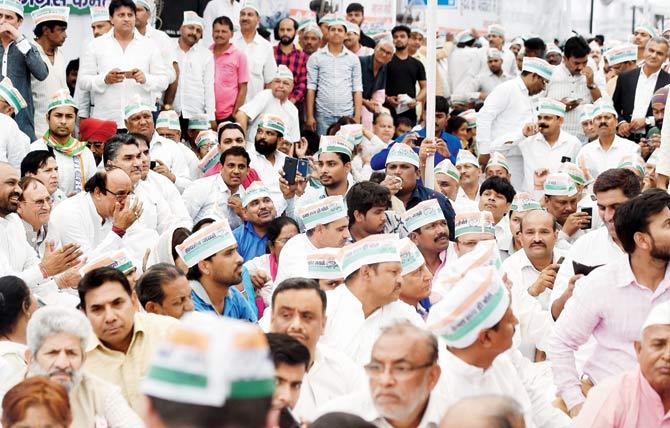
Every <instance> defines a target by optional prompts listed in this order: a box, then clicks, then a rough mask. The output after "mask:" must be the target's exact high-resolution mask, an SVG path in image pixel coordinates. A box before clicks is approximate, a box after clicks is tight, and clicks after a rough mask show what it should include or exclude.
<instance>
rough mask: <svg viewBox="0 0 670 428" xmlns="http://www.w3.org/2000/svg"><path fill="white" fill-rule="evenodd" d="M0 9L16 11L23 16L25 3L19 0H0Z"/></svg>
mask: <svg viewBox="0 0 670 428" xmlns="http://www.w3.org/2000/svg"><path fill="white" fill-rule="evenodd" d="M0 10H7V11H10V12H14V13H15V14H17V15H18V16H20V17H21V18H23V4H22V3H21V2H20V1H18V0H0Z"/></svg>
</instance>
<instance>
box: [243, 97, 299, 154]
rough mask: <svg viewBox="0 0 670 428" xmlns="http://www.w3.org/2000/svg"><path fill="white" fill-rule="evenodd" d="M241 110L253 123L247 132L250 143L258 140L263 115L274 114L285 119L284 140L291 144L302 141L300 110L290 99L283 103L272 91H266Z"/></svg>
mask: <svg viewBox="0 0 670 428" xmlns="http://www.w3.org/2000/svg"><path fill="white" fill-rule="evenodd" d="M240 110H241V111H242V112H244V114H246V115H247V116H249V120H250V121H251V123H250V125H249V129H248V131H247V140H248V141H249V142H250V143H253V142H254V139H255V138H256V129H258V120H259V119H260V116H261V115H262V114H273V115H275V116H279V117H281V118H282V119H284V126H285V128H286V132H284V139H285V140H288V141H290V142H293V143H295V142H298V141H300V123H299V121H298V109H297V108H296V106H294V105H293V103H292V102H291V101H289V100H288V99H287V100H286V101H284V102H283V103H282V102H281V101H279V99H278V98H275V96H274V95H272V89H264V90H262V91H261V92H259V93H258V94H256V96H255V97H254V98H253V99H251V101H248V102H247V103H246V104H244V105H243V106H242V107H240Z"/></svg>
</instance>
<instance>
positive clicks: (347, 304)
mask: <svg viewBox="0 0 670 428" xmlns="http://www.w3.org/2000/svg"><path fill="white" fill-rule="evenodd" d="M285 249H286V247H284V250H285ZM282 254H284V251H283V250H282ZM326 296H327V298H328V307H327V309H326V318H327V322H326V330H325V333H324V335H323V337H322V338H321V341H320V342H321V343H323V344H325V345H328V346H331V347H333V348H336V349H339V350H340V351H342V352H344V353H345V354H347V355H348V356H349V357H350V358H351V359H352V360H354V363H356V364H359V365H361V366H362V365H364V364H367V363H368V362H370V353H371V352H372V346H373V345H374V343H375V341H376V340H377V338H378V337H379V335H380V334H381V331H382V329H383V328H384V327H387V326H389V325H391V324H394V323H396V322H398V321H409V322H411V323H412V324H414V325H416V326H419V327H422V328H423V327H425V323H424V321H423V319H422V318H421V316H420V315H419V314H418V313H417V312H416V310H414V308H412V307H411V306H409V305H407V304H406V303H404V302H401V301H399V300H396V301H395V302H391V303H388V304H386V305H384V306H382V307H381V308H379V309H377V310H376V311H374V312H373V313H372V314H370V316H368V317H367V318H365V314H364V313H363V304H362V303H361V301H360V300H358V298H357V297H356V296H354V295H353V294H352V293H351V291H349V287H347V286H346V284H345V285H340V286H339V287H337V288H336V289H334V290H330V291H327V292H326Z"/></svg>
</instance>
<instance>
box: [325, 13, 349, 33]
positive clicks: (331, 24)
mask: <svg viewBox="0 0 670 428" xmlns="http://www.w3.org/2000/svg"><path fill="white" fill-rule="evenodd" d="M336 25H340V26H342V27H343V28H344V31H345V32H346V31H347V21H345V20H344V18H342V17H341V16H335V18H334V19H333V20H332V21H330V22H329V23H328V27H334V26H336Z"/></svg>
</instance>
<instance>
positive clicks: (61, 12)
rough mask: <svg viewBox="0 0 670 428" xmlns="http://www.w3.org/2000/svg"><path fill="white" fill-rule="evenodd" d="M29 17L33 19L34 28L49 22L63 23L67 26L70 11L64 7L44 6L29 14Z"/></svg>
mask: <svg viewBox="0 0 670 428" xmlns="http://www.w3.org/2000/svg"><path fill="white" fill-rule="evenodd" d="M30 16H31V18H32V19H33V25H35V26H37V25H39V24H41V23H43V22H50V21H58V22H64V23H66V24H67V21H68V18H69V17H70V9H69V8H68V7H65V6H62V7H58V6H44V7H41V8H39V9H37V10H34V11H33V12H31V14H30Z"/></svg>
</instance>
